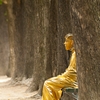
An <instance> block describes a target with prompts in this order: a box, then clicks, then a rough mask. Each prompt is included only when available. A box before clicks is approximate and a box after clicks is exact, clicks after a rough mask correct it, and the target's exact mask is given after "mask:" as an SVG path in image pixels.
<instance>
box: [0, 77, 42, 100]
mask: <svg viewBox="0 0 100 100" xmlns="http://www.w3.org/2000/svg"><path fill="white" fill-rule="evenodd" d="M31 81H32V79H27V80H25V79H23V81H22V82H19V83H16V84H14V83H12V84H11V78H8V77H7V76H0V100H41V97H40V96H38V95H36V94H37V91H35V92H31V93H27V92H25V91H26V90H27V88H28V85H29V84H30V83H31ZM34 95H35V96H34ZM33 96H34V98H32V97H33Z"/></svg>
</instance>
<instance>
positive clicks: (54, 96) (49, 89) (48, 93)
mask: <svg viewBox="0 0 100 100" xmlns="http://www.w3.org/2000/svg"><path fill="white" fill-rule="evenodd" d="M76 82H77V75H76V53H75V51H74V50H73V51H72V56H71V59H70V64H69V67H68V68H67V69H66V71H65V72H64V73H63V74H61V75H58V76H57V77H53V78H50V79H48V80H46V81H45V82H44V86H43V94H42V100H60V97H61V94H62V91H61V89H62V88H64V87H73V88H77V87H78V86H77V84H76Z"/></svg>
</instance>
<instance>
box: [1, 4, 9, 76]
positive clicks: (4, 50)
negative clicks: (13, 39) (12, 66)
mask: <svg viewBox="0 0 100 100" xmlns="http://www.w3.org/2000/svg"><path fill="white" fill-rule="evenodd" d="M7 20H8V18H7V5H5V4H4V3H2V4H1V5H0V57H1V58H0V75H5V74H7V75H8V76H9V71H8V70H9V68H8V66H9V40H8V39H9V36H8V25H7Z"/></svg>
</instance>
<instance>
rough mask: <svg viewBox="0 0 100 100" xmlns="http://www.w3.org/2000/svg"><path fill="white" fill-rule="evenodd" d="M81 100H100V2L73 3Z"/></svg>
mask: <svg viewBox="0 0 100 100" xmlns="http://www.w3.org/2000/svg"><path fill="white" fill-rule="evenodd" d="M71 5H72V6H71V8H72V26H73V33H74V37H75V48H76V54H77V71H78V85H79V100H99V99H100V28H99V26H100V17H99V16H100V13H99V12H100V1H99V0H94V1H91V0H90V1H88V0H81V1H79V0H76V1H72V2H71Z"/></svg>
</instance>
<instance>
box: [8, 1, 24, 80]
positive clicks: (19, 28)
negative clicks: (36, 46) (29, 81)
mask: <svg viewBox="0 0 100 100" xmlns="http://www.w3.org/2000/svg"><path fill="white" fill-rule="evenodd" d="M22 8H23V5H22V2H21V1H20V2H19V0H16V1H13V0H9V1H8V16H9V19H8V25H9V37H10V68H11V69H12V70H11V73H12V78H13V79H16V78H17V79H18V80H21V79H22V78H23V76H24V68H25V67H24V66H23V65H24V60H23V55H24V54H23V34H24V33H23V9H22Z"/></svg>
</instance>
